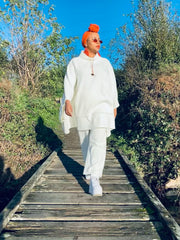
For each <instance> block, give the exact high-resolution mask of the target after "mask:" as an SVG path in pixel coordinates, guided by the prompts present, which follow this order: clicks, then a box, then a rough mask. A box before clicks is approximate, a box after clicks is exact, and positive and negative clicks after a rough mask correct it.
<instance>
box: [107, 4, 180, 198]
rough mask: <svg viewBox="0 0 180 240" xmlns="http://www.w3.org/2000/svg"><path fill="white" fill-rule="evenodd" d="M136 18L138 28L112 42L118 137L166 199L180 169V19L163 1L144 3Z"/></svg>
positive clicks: (122, 31) (127, 30)
mask: <svg viewBox="0 0 180 240" xmlns="http://www.w3.org/2000/svg"><path fill="white" fill-rule="evenodd" d="M130 19H131V23H132V26H131V27H129V28H128V27H127V25H126V26H123V27H122V28H119V31H118V32H117V35H116V38H115V39H113V41H112V42H111V46H112V49H114V50H116V55H115V54H114V55H113V57H114V60H116V66H117V67H118V68H120V70H121V71H120V73H121V75H117V81H118V85H120V89H119V94H120V96H121V98H120V108H119V114H118V117H117V131H116V134H117V135H119V134H122V135H123V137H124V138H125V139H126V141H127V142H128V143H129V145H130V146H131V147H132V148H133V149H134V150H135V152H136V153H137V156H138V160H137V164H138V165H139V164H140V165H141V168H142V171H143V173H144V176H145V178H146V181H147V182H148V184H149V185H150V186H151V188H152V189H153V190H154V191H155V192H156V193H157V194H158V195H159V197H163V196H164V193H165V184H166V182H167V181H168V180H169V179H170V178H175V177H176V176H177V173H178V168H179V167H180V164H179V162H178V156H179V154H180V151H179V149H180V148H179V134H180V132H179V129H180V128H179V122H180V121H179V106H180V101H179V94H180V78H179V74H180V71H179V70H178V69H179V63H180V51H179V50H180V39H179V36H180V34H179V33H180V27H179V26H180V25H179V19H178V17H177V16H176V15H174V14H171V11H170V6H169V5H168V4H167V3H166V2H165V1H163V0H139V1H138V3H137V5H134V12H133V13H132V14H130ZM121 56H122V57H123V59H122V57H121ZM117 141H118V140H117Z"/></svg>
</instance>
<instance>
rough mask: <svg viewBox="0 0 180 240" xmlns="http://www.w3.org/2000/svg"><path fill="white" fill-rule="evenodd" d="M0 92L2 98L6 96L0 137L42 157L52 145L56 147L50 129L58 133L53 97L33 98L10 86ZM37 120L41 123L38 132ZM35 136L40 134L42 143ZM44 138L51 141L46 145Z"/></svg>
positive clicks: (55, 105) (56, 107) (53, 147)
mask: <svg viewBox="0 0 180 240" xmlns="http://www.w3.org/2000/svg"><path fill="white" fill-rule="evenodd" d="M0 95H1V96H2V97H3V98H6V97H7V96H8V102H7V103H6V104H3V105H2V109H1V110H2V112H3V118H5V120H4V121H3V118H1V126H2V128H3V132H2V133H1V135H0V138H1V140H3V139H4V140H6V141H10V142H12V143H13V144H15V145H16V146H18V147H19V148H23V149H24V150H25V151H26V154H32V153H33V152H40V153H41V154H42V157H45V156H46V155H47V154H48V153H49V152H50V151H52V150H54V149H55V146H56V147H58V146H57V144H58V143H59V142H58V141H57V136H56V134H55V133H54V132H56V133H57V134H60V124H59V121H58V113H59V105H58V104H57V103H56V102H55V101H54V100H52V99H51V98H50V97H49V98H41V97H35V96H33V95H30V94H29V93H28V92H26V91H21V90H20V89H19V88H13V89H12V90H11V92H9V93H7V92H6V91H4V90H3V89H1V91H0ZM40 119H41V121H42V122H43V124H41V132H39V131H36V129H37V128H38V125H39V121H40ZM47 129H49V131H48V134H45V133H47ZM52 129H53V130H52ZM39 135H41V136H43V138H44V141H45V142H46V143H44V142H43V140H42V139H41V138H40V137H39ZM52 136H53V137H52ZM55 136H56V138H55ZM45 138H48V139H50V140H51V141H50V140H49V141H48V144H47V140H45ZM39 139H41V140H39ZM59 147H60V144H59Z"/></svg>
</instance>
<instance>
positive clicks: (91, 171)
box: [78, 128, 107, 178]
mask: <svg viewBox="0 0 180 240" xmlns="http://www.w3.org/2000/svg"><path fill="white" fill-rule="evenodd" d="M78 133H79V138H80V143H81V149H82V154H83V158H84V161H85V166H84V172H83V174H84V175H86V176H88V175H90V176H94V177H97V178H100V177H102V173H103V169H104V164H105V158H106V137H107V130H106V128H97V129H93V130H85V131H78Z"/></svg>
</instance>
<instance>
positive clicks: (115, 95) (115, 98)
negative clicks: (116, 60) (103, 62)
mask: <svg viewBox="0 0 180 240" xmlns="http://www.w3.org/2000/svg"><path fill="white" fill-rule="evenodd" d="M108 62H109V61H108ZM109 71H110V77H111V81H112V93H113V108H114V109H115V108H118V107H119V101H118V91H117V84H116V77H115V74H114V70H113V67H112V65H111V63H110V62H109Z"/></svg>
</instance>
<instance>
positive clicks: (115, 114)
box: [114, 108, 117, 118]
mask: <svg viewBox="0 0 180 240" xmlns="http://www.w3.org/2000/svg"><path fill="white" fill-rule="evenodd" d="M116 116H117V108H115V109H114V118H116Z"/></svg>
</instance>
